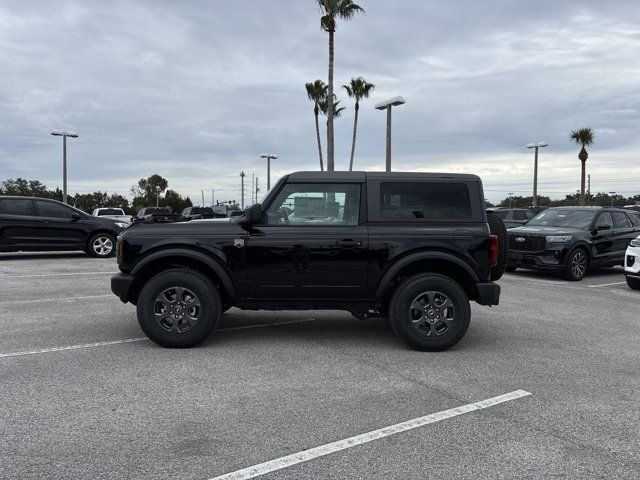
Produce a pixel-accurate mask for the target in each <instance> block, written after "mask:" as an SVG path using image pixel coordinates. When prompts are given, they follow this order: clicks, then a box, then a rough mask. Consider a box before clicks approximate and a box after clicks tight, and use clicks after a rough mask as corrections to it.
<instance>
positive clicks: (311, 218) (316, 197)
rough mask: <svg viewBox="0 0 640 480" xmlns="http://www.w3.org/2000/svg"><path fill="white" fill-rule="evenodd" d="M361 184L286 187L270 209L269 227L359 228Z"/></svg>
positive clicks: (294, 184) (289, 185)
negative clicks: (326, 226) (288, 225)
mask: <svg viewBox="0 0 640 480" xmlns="http://www.w3.org/2000/svg"><path fill="white" fill-rule="evenodd" d="M359 213H360V185H359V184H347V183H344V184H322V183H318V184H309V183H307V184H304V183H298V184H296V183H290V184H287V185H285V186H284V188H283V189H282V191H281V192H280V193H279V194H278V196H277V197H276V199H275V200H274V201H273V203H272V204H271V206H270V207H269V209H268V210H267V221H268V224H269V225H286V224H291V225H357V224H358V218H359Z"/></svg>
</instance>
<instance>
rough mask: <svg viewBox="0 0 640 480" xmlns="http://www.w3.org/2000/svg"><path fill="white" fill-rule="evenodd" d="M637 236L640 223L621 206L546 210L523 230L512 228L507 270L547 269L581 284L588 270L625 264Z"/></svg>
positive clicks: (639, 220) (639, 232)
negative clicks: (579, 281)
mask: <svg viewBox="0 0 640 480" xmlns="http://www.w3.org/2000/svg"><path fill="white" fill-rule="evenodd" d="M638 234H640V219H639V218H638V217H637V216H636V215H634V214H632V213H631V212H629V211H625V210H623V209H620V208H602V207H555V208H548V209H546V210H544V211H543V212H541V213H539V214H538V215H537V216H535V217H534V218H533V219H532V220H530V221H529V222H528V223H527V224H526V225H525V226H523V227H517V228H511V229H509V266H508V268H507V270H510V271H513V270H515V269H516V268H531V269H536V270H547V271H551V272H557V273H560V274H562V275H563V277H564V278H566V279H567V280H582V278H583V277H584V275H585V274H586V272H587V270H588V269H589V268H592V267H611V266H615V265H623V264H624V255H625V250H626V248H627V246H628V245H629V242H630V241H631V240H632V239H634V238H635V237H637V236H638Z"/></svg>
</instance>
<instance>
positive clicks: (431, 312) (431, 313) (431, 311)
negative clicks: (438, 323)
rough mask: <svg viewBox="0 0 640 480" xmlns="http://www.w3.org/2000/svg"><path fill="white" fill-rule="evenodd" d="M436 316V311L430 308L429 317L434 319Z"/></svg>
mask: <svg viewBox="0 0 640 480" xmlns="http://www.w3.org/2000/svg"><path fill="white" fill-rule="evenodd" d="M435 316H436V311H435V310H434V309H432V308H430V309H429V310H427V317H429V318H433V317H435Z"/></svg>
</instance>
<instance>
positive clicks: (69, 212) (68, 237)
mask: <svg viewBox="0 0 640 480" xmlns="http://www.w3.org/2000/svg"><path fill="white" fill-rule="evenodd" d="M36 207H37V215H38V220H40V222H41V223H40V232H39V237H40V238H39V243H40V245H41V246H42V247H44V248H47V249H58V248H59V249H61V250H69V249H75V248H77V249H79V250H80V249H82V248H84V246H85V245H84V242H85V235H86V230H87V228H86V223H87V221H86V220H85V219H84V217H82V216H81V218H80V219H78V218H74V215H76V216H77V215H78V212H77V211H76V210H73V209H72V208H69V207H67V206H66V205H64V204H61V203H57V202H48V201H46V200H36Z"/></svg>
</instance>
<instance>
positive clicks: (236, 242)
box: [233, 238, 244, 248]
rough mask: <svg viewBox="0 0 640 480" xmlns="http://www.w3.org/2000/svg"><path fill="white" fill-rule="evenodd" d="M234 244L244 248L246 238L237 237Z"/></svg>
mask: <svg viewBox="0 0 640 480" xmlns="http://www.w3.org/2000/svg"><path fill="white" fill-rule="evenodd" d="M233 246H234V247H238V248H242V247H244V238H236V239H234V240H233Z"/></svg>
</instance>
